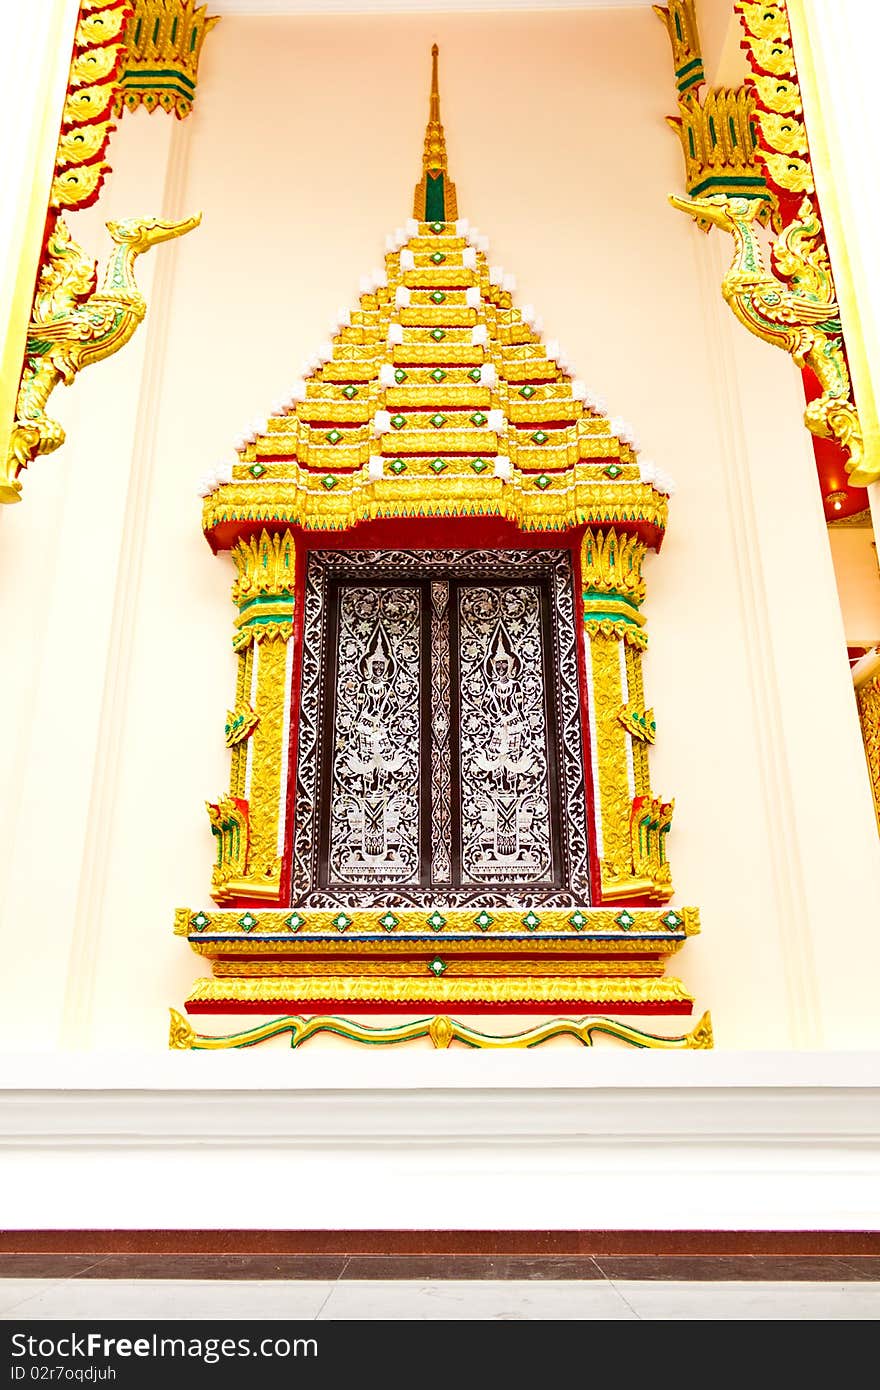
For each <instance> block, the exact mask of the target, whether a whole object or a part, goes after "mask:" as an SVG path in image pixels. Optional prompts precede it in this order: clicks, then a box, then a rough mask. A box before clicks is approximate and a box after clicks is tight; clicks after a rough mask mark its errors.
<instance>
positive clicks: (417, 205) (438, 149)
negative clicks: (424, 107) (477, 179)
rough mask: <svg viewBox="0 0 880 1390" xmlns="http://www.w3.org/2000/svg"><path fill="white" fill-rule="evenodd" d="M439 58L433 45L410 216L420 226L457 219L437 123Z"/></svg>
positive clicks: (452, 187) (444, 139)
mask: <svg viewBox="0 0 880 1390" xmlns="http://www.w3.org/2000/svg"><path fill="white" fill-rule="evenodd" d="M439 55H440V49H439V48H438V47H437V45H436V43H435V44H434V45H433V46H432V48H431V100H430V105H429V109H428V126H427V129H426V131H425V151H424V154H423V155H422V177H421V179H420V180H419V182H418V183H417V184H416V195H415V199H414V202H413V216H414V217H417V218H418V219H419V221H420V222H451V221H454V220H455V218H456V217H457V216H458V206H457V202H456V197H455V185H454V184H453V183H450V181H449V178H448V175H447V163H446V136H445V134H444V131H443V124H442V122H441V120H440V80H439V77H438V71H437V59H438V57H439Z"/></svg>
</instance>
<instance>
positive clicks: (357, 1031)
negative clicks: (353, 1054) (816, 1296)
mask: <svg viewBox="0 0 880 1390" xmlns="http://www.w3.org/2000/svg"><path fill="white" fill-rule="evenodd" d="M285 1033H289V1034H290V1045H291V1047H301V1046H302V1044H303V1043H305V1042H308V1040H309V1039H310V1038H313V1037H316V1036H317V1035H318V1034H319V1033H331V1034H333V1035H334V1036H335V1037H338V1038H345V1039H346V1041H348V1042H357V1043H373V1044H376V1043H382V1044H385V1043H403V1042H414V1041H415V1040H417V1039H419V1038H430V1040H431V1042H432V1043H433V1044H434V1047H437V1048H447V1047H449V1046H450V1044H451V1043H453V1042H461V1043H464V1044H465V1046H467V1047H493V1048H498V1047H537V1046H538V1044H539V1043H542V1042H548V1041H549V1040H550V1039H551V1038H560V1037H571V1038H576V1039H577V1041H578V1042H580V1043H582V1044H583V1045H584V1047H592V1046H593V1034H594V1033H595V1034H600V1035H605V1036H607V1037H611V1038H617V1039H618V1041H619V1042H623V1043H628V1044H630V1045H631V1046H632V1047H650V1048H665V1049H669V1048H676V1049H682V1048H700V1049H706V1048H711V1047H712V1046H713V1045H714V1039H713V1035H712V1018H711V1015H710V1014H709V1013H704V1014H703V1016H702V1018H701V1019H700V1021H699V1022H698V1023H697V1024H696V1026H695V1027H694V1028H692V1029H691V1031H690V1032H689V1033H683V1034H681V1035H680V1036H679V1037H673V1038H666V1037H662V1036H660V1035H658V1034H656V1033H645V1032H643V1031H642V1029H641V1028H633V1027H632V1025H631V1024H629V1023H621V1022H619V1021H618V1020H617V1019H612V1018H554V1019H551V1020H550V1021H549V1022H547V1023H539V1024H537V1025H536V1026H535V1027H533V1028H527V1029H526V1030H525V1031H524V1032H521V1033H483V1032H480V1031H478V1030H477V1029H476V1028H471V1027H469V1026H468V1025H467V1024H466V1023H462V1022H461V1021H460V1020H459V1019H456V1018H449V1017H447V1015H445V1014H435V1015H434V1017H433V1018H419V1019H415V1020H413V1022H411V1023H395V1024H393V1025H392V1026H390V1027H370V1026H368V1025H367V1024H364V1023H357V1022H356V1021H355V1020H354V1019H351V1018H336V1017H322V1016H317V1017H314V1018H301V1017H297V1016H294V1015H288V1016H287V1017H285V1018H276V1019H273V1020H272V1021H271V1022H270V1023H263V1024H260V1025H259V1026H258V1027H256V1028H247V1029H245V1031H244V1032H242V1033H224V1034H220V1035H218V1036H216V1037H211V1036H209V1035H207V1034H203V1033H197V1032H196V1031H195V1029H194V1028H193V1026H192V1024H191V1023H190V1022H189V1020H188V1019H186V1018H184V1016H183V1014H181V1013H178V1011H177V1009H172V1010H171V1031H170V1035H169V1039H168V1045H169V1047H171V1048H173V1049H177V1050H180V1051H189V1050H192V1051H197V1052H213V1051H219V1050H221V1049H225V1048H235V1047H253V1046H255V1044H257V1043H261V1042H265V1041H266V1040H267V1039H268V1038H276V1037H279V1036H281V1035H283V1034H285Z"/></svg>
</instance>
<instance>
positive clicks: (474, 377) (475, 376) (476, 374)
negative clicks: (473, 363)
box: [468, 367, 480, 381]
mask: <svg viewBox="0 0 880 1390" xmlns="http://www.w3.org/2000/svg"><path fill="white" fill-rule="evenodd" d="M468 376H469V377H470V379H471V381H479V380H480V369H479V367H471V369H470V371H469V372H468Z"/></svg>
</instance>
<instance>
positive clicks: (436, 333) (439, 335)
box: [431, 328, 446, 343]
mask: <svg viewBox="0 0 880 1390" xmlns="http://www.w3.org/2000/svg"><path fill="white" fill-rule="evenodd" d="M431 337H432V338H433V339H434V342H435V343H442V341H443V339H444V338H445V337H446V334H445V332H444V331H443V329H442V328H432V329H431Z"/></svg>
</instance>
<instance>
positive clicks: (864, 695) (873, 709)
mask: <svg viewBox="0 0 880 1390" xmlns="http://www.w3.org/2000/svg"><path fill="white" fill-rule="evenodd" d="M860 664H861V663H860ZM855 679H856V703H857V704H858V707H859V722H860V723H861V726H862V739H863V741H864V744H865V757H866V759H867V761H868V774H869V776H870V778H871V791H872V792H873V794H874V814H875V815H876V817H877V827H878V829H880V658H878V657H877V655H876V653H875V656H874V660H873V661H872V662H871V664H870V665H868V666H867V669H866V670H865V671H864V672H863V674H862V676H861V678H859V677H858V676H857V677H856V678H855Z"/></svg>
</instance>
